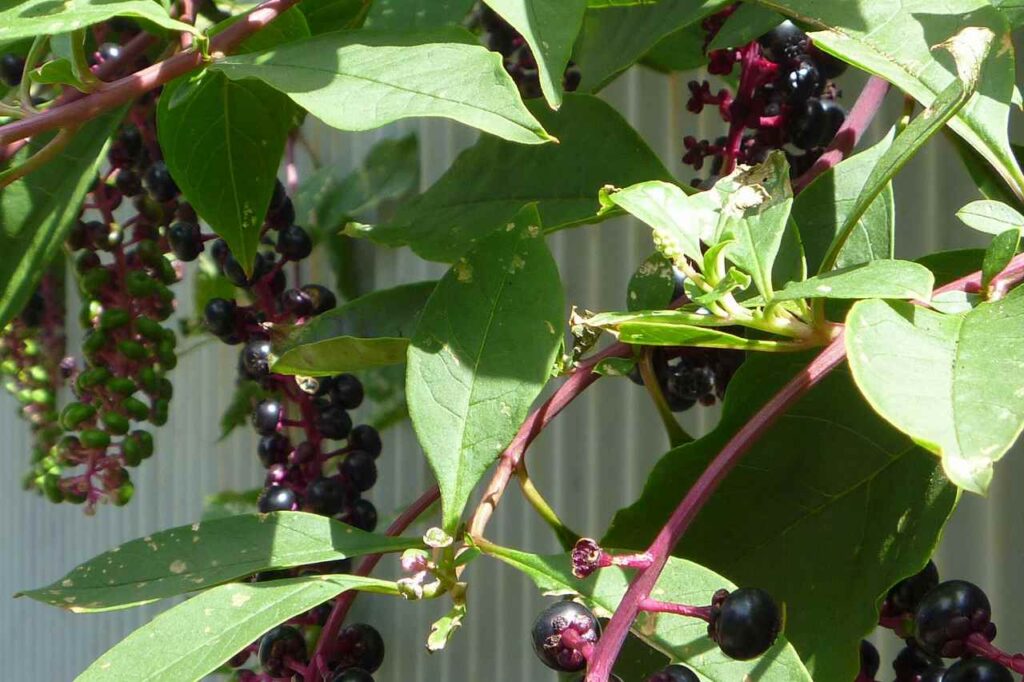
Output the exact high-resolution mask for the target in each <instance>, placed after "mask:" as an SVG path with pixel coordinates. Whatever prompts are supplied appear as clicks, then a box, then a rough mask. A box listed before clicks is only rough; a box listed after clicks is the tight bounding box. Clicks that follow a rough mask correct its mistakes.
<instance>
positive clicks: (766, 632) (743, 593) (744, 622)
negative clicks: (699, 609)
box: [708, 587, 782, 661]
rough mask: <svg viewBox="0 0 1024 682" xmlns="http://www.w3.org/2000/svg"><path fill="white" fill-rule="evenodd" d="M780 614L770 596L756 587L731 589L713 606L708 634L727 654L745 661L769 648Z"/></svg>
mask: <svg viewBox="0 0 1024 682" xmlns="http://www.w3.org/2000/svg"><path fill="white" fill-rule="evenodd" d="M781 629H782V618H781V616H780V614H779V606H778V604H776V603H775V600H774V599H772V596H771V595H770V594H768V593H767V592H765V591H764V590H760V589H757V588H755V587H742V588H740V589H738V590H734V591H733V592H730V593H729V594H728V595H727V596H726V597H725V598H724V600H722V602H721V604H719V605H717V606H715V607H714V609H713V613H712V617H711V623H710V625H708V635H709V636H710V637H711V638H712V639H713V640H715V641H716V642H717V643H718V647H719V648H720V649H721V650H722V653H724V654H725V655H726V656H728V657H729V658H734V659H736V660H739V661H746V660H749V659H751V658H757V657H758V656H760V655H761V654H763V653H764V652H766V651H768V649H770V648H771V646H772V644H774V643H775V639H776V637H778V636H779V631H780V630H781Z"/></svg>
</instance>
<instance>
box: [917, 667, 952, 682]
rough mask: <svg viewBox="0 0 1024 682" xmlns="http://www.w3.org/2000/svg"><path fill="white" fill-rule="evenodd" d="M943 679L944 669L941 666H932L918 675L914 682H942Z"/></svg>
mask: <svg viewBox="0 0 1024 682" xmlns="http://www.w3.org/2000/svg"><path fill="white" fill-rule="evenodd" d="M945 679H946V669H945V668H944V667H942V666H941V665H933V666H932V667H930V668H928V669H927V670H925V671H924V672H923V673H921V674H920V675H918V677H917V678H916V680H915V682H944V681H945Z"/></svg>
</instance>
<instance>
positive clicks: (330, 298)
mask: <svg viewBox="0 0 1024 682" xmlns="http://www.w3.org/2000/svg"><path fill="white" fill-rule="evenodd" d="M302 291H303V292H304V293H305V294H306V295H307V296H309V298H310V300H311V301H312V302H313V314H314V315H321V314H323V313H326V312H327V311H328V310H332V309H333V308H334V307H335V306H336V305H338V299H336V298H335V297H334V294H333V293H331V290H330V289H328V288H327V287H324V286H320V285H319V284H307V285H306V286H304V287H302Z"/></svg>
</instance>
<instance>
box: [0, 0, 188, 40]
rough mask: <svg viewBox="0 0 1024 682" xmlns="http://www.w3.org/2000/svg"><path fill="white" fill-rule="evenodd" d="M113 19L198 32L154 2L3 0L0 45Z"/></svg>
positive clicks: (0, 2)
mask: <svg viewBox="0 0 1024 682" xmlns="http://www.w3.org/2000/svg"><path fill="white" fill-rule="evenodd" d="M114 17H131V18H133V19H143V20H145V21H151V22H153V23H154V24H156V25H157V26H160V27H161V28H166V29H169V30H171V31H186V32H189V33H196V34H198V33H199V31H198V30H197V29H196V28H195V27H194V26H190V25H189V24H186V23H184V22H181V21H178V20H177V19H172V18H171V17H170V16H169V15H168V14H167V11H166V10H165V9H164V8H163V7H161V6H160V4H159V3H156V2H153V1H152V0H118V1H117V2H110V1H109V0H64V1H63V2H53V0H2V1H0V45H7V44H8V43H13V42H16V41H18V40H23V39H25V38H35V37H37V36H44V35H56V34H60V33H68V32H70V31H74V30H77V29H81V28H85V27H87V26H92V25H93V24H100V23H103V22H104V21H107V20H108V19H112V18H114Z"/></svg>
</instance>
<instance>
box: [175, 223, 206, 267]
mask: <svg viewBox="0 0 1024 682" xmlns="http://www.w3.org/2000/svg"><path fill="white" fill-rule="evenodd" d="M167 241H168V243H169V244H170V245H171V250H172V251H174V255H175V256H177V257H178V260H182V261H185V262H191V261H194V260H195V259H196V258H199V254H200V253H202V252H203V236H202V234H201V233H200V231H199V225H197V224H196V223H192V222H185V221H182V220H179V221H177V222H174V223H171V226H170V227H168V228H167Z"/></svg>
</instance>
